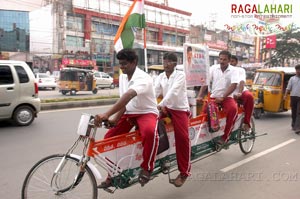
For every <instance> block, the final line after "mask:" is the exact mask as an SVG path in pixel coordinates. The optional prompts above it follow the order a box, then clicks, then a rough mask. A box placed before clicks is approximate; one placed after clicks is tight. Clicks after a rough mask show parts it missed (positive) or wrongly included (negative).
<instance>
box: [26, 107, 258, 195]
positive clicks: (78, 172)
mask: <svg viewBox="0 0 300 199" xmlns="http://www.w3.org/2000/svg"><path fill="white" fill-rule="evenodd" d="M217 114H218V116H219V121H220V127H221V128H220V130H218V131H216V132H210V131H209V125H208V115H207V114H200V115H198V116H196V117H194V118H191V119H190V121H189V134H190V135H189V136H190V140H191V161H192V163H194V162H197V161H199V160H201V159H203V158H205V157H208V156H210V155H212V154H215V153H217V152H218V151H220V148H218V147H217V145H216V142H215V140H216V139H217V138H219V137H220V136H221V135H222V134H223V130H222V129H224V126H225V120H226V118H225V115H224V113H223V112H222V110H220V111H219V112H218V113H217ZM243 117H244V114H243V108H242V107H239V111H238V118H237V120H236V123H235V125H234V128H233V130H232V132H231V135H230V139H229V141H228V142H227V144H226V146H224V147H227V148H228V147H229V146H230V145H233V144H238V145H239V147H240V149H241V151H242V152H243V153H244V154H248V153H250V152H251V151H252V149H253V146H254V142H255V139H256V137H257V136H260V135H257V134H256V131H255V123H254V119H253V118H251V129H250V130H249V131H247V132H246V131H244V130H243V129H242V124H243ZM162 125H163V127H164V128H160V129H163V130H162V131H161V132H160V145H159V150H158V154H157V159H156V162H155V169H154V171H153V173H152V176H157V175H159V174H161V173H162V174H169V181H170V172H172V169H173V170H174V169H176V168H177V162H176V154H175V147H174V144H175V138H174V131H173V127H172V124H171V123H170V122H168V121H167V120H165V122H164V123H162ZM164 129H165V130H164ZM96 132H97V128H96V127H95V126H94V124H93V116H92V115H89V114H83V115H82V116H81V119H80V122H79V126H78V129H77V134H78V135H79V137H78V139H77V140H76V141H75V142H74V144H73V145H72V146H71V147H70V148H69V149H68V150H67V152H66V153H64V154H55V155H50V156H48V157H45V158H43V159H42V160H40V161H39V162H37V163H36V164H35V165H34V166H33V167H32V168H31V169H30V171H29V172H28V174H27V176H26V178H25V180H24V183H23V187H22V199H31V198H49V197H50V198H51V197H53V198H73V196H74V195H76V197H79V198H81V199H84V198H93V199H96V198H98V189H97V180H100V179H101V174H100V171H99V169H98V168H97V167H96V166H95V165H98V166H100V167H102V168H103V169H105V170H106V171H107V172H108V173H109V175H110V176H112V184H113V187H112V189H109V188H108V189H105V191H108V192H110V193H114V191H115V190H116V189H125V188H127V187H130V186H132V185H135V184H137V183H138V174H139V171H140V167H139V165H140V163H141V161H142V150H143V147H142V144H141V137H140V134H139V132H138V130H136V131H134V132H131V133H127V134H123V135H119V136H115V137H112V138H107V139H101V140H96V139H95V137H96ZM79 143H82V147H81V148H80V147H79ZM161 143H164V144H161ZM76 148H77V149H78V148H80V151H81V154H75V153H74V150H75V149H76ZM91 160H94V161H93V162H92V161H91Z"/></svg>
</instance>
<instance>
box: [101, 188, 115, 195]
mask: <svg viewBox="0 0 300 199" xmlns="http://www.w3.org/2000/svg"><path fill="white" fill-rule="evenodd" d="M103 190H104V191H106V192H108V193H111V194H113V193H114V192H115V191H114V190H112V189H110V188H103Z"/></svg>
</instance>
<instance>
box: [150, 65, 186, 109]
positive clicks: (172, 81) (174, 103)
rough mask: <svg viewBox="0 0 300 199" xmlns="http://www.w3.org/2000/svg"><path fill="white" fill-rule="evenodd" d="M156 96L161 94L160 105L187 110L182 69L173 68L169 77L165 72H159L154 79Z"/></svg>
mask: <svg viewBox="0 0 300 199" xmlns="http://www.w3.org/2000/svg"><path fill="white" fill-rule="evenodd" d="M155 94H156V97H158V96H159V95H163V99H162V101H161V102H160V103H159V105H160V106H166V107H168V108H169V109H173V110H182V111H189V102H188V97H187V91H186V79H185V74H184V72H183V71H178V70H174V72H173V73H172V74H171V75H170V77H169V79H168V78H167V75H166V73H165V72H163V73H161V74H159V76H158V77H157V78H156V81H155Z"/></svg>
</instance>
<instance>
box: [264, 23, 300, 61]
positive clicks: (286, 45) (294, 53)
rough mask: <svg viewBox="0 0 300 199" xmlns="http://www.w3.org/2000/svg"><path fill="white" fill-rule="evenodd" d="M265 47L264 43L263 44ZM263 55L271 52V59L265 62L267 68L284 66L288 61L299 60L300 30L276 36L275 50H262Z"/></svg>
mask: <svg viewBox="0 0 300 199" xmlns="http://www.w3.org/2000/svg"><path fill="white" fill-rule="evenodd" d="M263 44H264V45H263V46H265V42H264V43H263ZM262 52H263V53H268V52H271V58H270V59H268V60H265V61H266V62H265V65H268V66H284V63H289V60H292V59H299V58H300V29H298V30H297V31H295V30H293V31H287V32H284V33H282V34H279V35H277V38H276V48H275V49H266V48H264V49H262Z"/></svg>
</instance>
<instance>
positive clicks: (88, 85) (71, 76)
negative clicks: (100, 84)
mask: <svg viewBox="0 0 300 199" xmlns="http://www.w3.org/2000/svg"><path fill="white" fill-rule="evenodd" d="M58 88H59V92H61V93H62V94H63V95H66V94H67V93H70V95H76V93H77V92H78V91H92V93H93V94H96V93H97V92H98V89H97V87H96V79H95V78H94V76H93V72H92V71H91V70H85V69H79V68H64V69H62V70H61V71H60V75H59V81H58Z"/></svg>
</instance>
